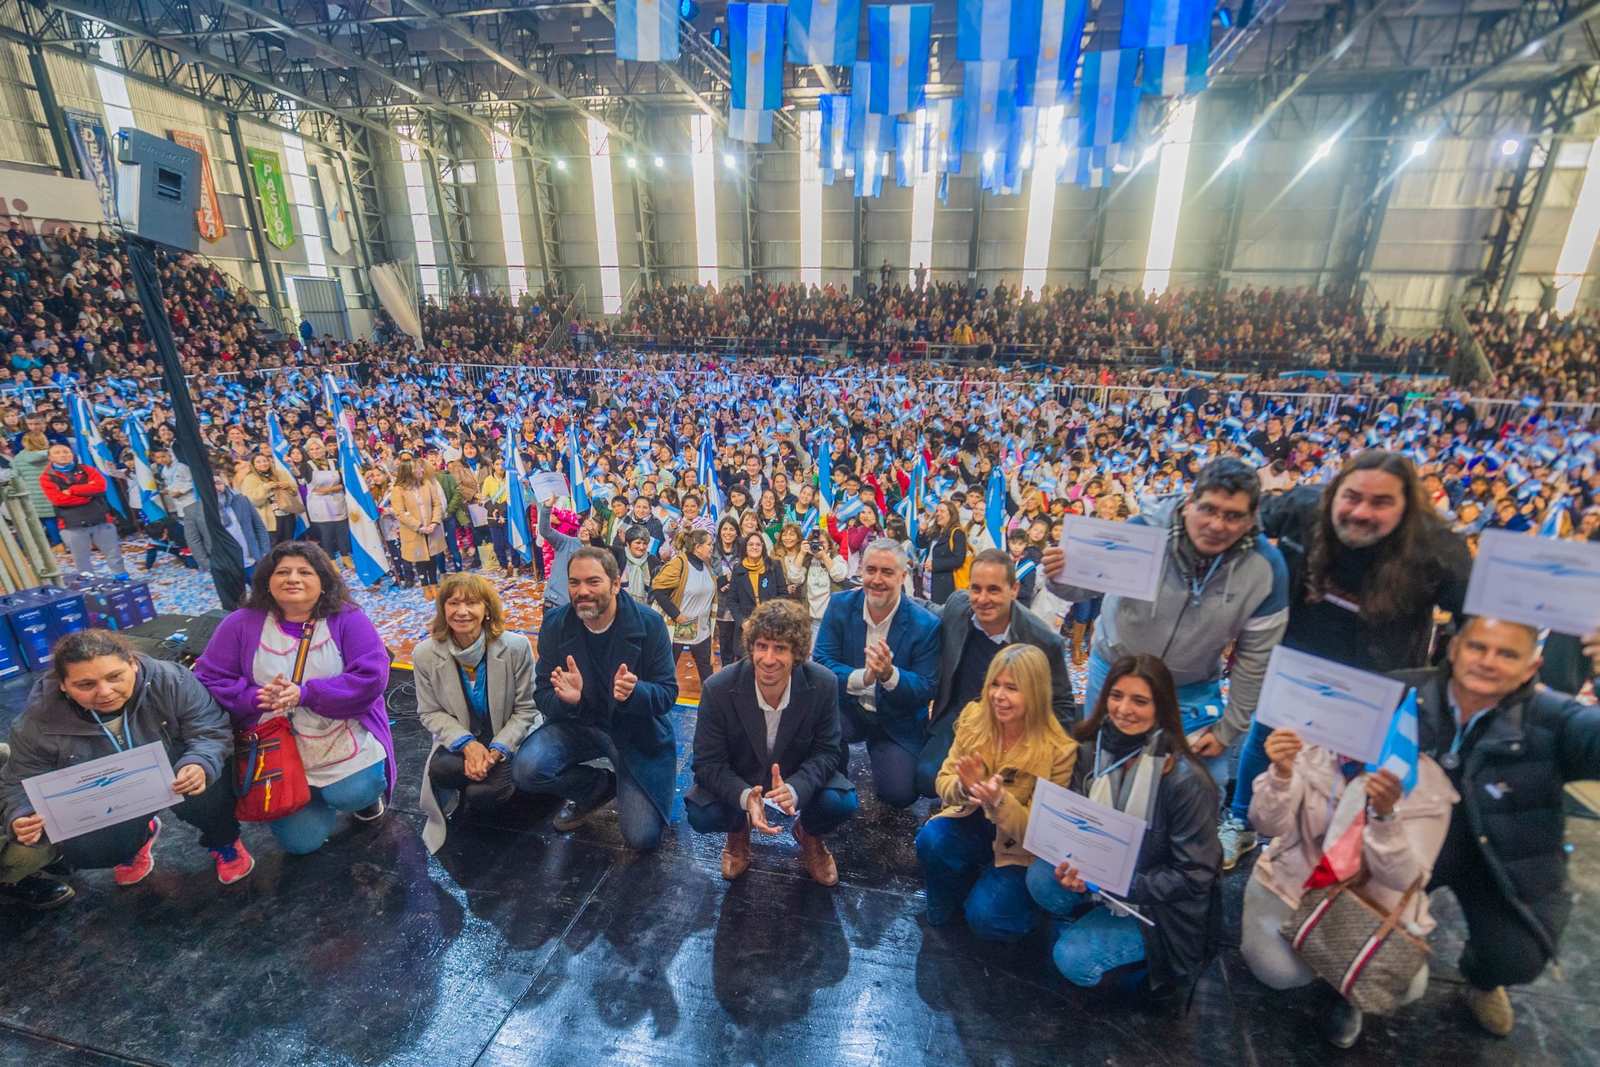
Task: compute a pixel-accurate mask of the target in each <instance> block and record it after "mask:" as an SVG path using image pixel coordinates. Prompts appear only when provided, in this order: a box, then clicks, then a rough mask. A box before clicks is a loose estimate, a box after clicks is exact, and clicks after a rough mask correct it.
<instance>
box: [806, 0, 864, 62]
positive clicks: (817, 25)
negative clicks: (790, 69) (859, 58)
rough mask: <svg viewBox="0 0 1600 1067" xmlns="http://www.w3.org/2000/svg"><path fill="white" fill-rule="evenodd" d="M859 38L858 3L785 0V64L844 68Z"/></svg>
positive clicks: (849, 0) (852, 59)
mask: <svg viewBox="0 0 1600 1067" xmlns="http://www.w3.org/2000/svg"><path fill="white" fill-rule="evenodd" d="M859 36H861V0H789V45H788V57H789V62H791V63H821V64H823V65H824V66H830V67H848V66H849V65H850V64H852V63H854V62H855V61H856V38H858V37H859Z"/></svg>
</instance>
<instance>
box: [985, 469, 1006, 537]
mask: <svg viewBox="0 0 1600 1067" xmlns="http://www.w3.org/2000/svg"><path fill="white" fill-rule="evenodd" d="M983 524H984V526H986V527H988V530H989V539H990V540H991V541H993V542H994V543H995V546H996V547H998V548H1004V547H1005V545H1006V476H1005V474H1004V473H1002V472H1001V470H1000V468H999V467H996V468H994V469H993V470H992V471H990V472H989V488H988V491H987V492H986V493H985V494H984V498H983Z"/></svg>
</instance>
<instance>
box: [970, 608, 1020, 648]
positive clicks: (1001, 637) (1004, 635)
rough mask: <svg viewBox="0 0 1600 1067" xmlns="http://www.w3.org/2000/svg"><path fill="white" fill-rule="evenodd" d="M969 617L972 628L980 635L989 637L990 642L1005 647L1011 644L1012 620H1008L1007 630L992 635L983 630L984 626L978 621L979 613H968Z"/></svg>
mask: <svg viewBox="0 0 1600 1067" xmlns="http://www.w3.org/2000/svg"><path fill="white" fill-rule="evenodd" d="M967 617H968V618H969V619H971V620H972V628H973V629H974V630H976V631H978V632H979V633H980V634H982V635H983V636H985V637H987V638H988V639H989V640H991V641H993V642H994V643H995V644H997V645H1001V646H1005V645H1009V644H1010V643H1011V620H1010V619H1007V620H1006V628H1005V629H1004V630H1001V631H1000V632H999V633H997V634H992V633H990V632H989V631H988V630H985V629H984V628H983V624H982V623H980V622H979V621H978V613H977V612H975V611H974V612H968V613H967Z"/></svg>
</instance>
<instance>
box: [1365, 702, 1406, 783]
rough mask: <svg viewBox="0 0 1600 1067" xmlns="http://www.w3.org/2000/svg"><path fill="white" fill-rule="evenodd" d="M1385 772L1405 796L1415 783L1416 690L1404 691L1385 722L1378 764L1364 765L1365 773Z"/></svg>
mask: <svg viewBox="0 0 1600 1067" xmlns="http://www.w3.org/2000/svg"><path fill="white" fill-rule="evenodd" d="M1378 771H1388V772H1389V773H1390V774H1392V775H1394V776H1395V777H1396V778H1398V779H1400V788H1401V790H1402V791H1403V792H1406V793H1409V792H1411V790H1412V789H1413V788H1414V787H1415V786H1416V784H1417V691H1416V690H1415V689H1411V690H1408V691H1407V693H1406V698H1405V699H1404V700H1402V701H1401V702H1400V707H1399V709H1398V710H1397V711H1395V713H1394V719H1393V720H1391V721H1390V723H1389V736H1388V737H1386V738H1384V739H1383V751H1381V752H1379V753H1378V762H1377V763H1369V764H1367V773H1368V774H1376V773H1377V772H1378Z"/></svg>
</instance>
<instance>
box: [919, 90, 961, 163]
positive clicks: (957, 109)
mask: <svg viewBox="0 0 1600 1067" xmlns="http://www.w3.org/2000/svg"><path fill="white" fill-rule="evenodd" d="M930 110H931V111H932V112H933V115H934V120H933V122H931V123H930V124H929V125H930V126H931V127H932V133H931V135H930V137H929V145H928V155H929V156H930V157H932V158H931V165H932V167H933V170H934V172H935V173H938V174H960V173H961V130H962V123H963V122H964V121H965V114H966V109H965V107H964V102H963V101H962V100H960V99H959V98H957V97H953V96H946V97H943V98H942V99H940V100H937V101H935V102H934V104H933V106H932V107H931V108H930Z"/></svg>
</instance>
